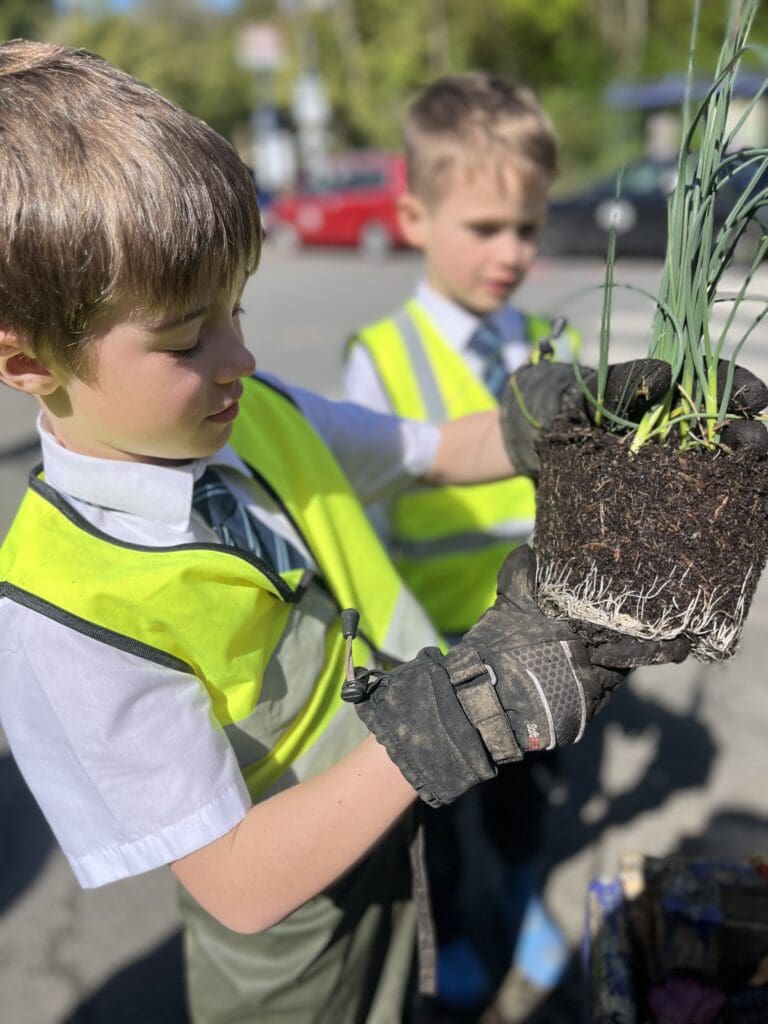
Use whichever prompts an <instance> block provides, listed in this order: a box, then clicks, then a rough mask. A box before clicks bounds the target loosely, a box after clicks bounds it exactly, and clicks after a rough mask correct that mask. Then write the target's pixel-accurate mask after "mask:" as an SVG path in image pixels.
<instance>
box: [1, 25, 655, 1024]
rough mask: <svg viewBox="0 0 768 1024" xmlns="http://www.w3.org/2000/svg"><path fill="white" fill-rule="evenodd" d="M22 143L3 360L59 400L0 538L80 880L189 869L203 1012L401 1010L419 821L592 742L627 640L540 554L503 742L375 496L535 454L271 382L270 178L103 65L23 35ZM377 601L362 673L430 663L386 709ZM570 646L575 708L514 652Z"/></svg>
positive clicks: (507, 631)
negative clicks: (346, 684)
mask: <svg viewBox="0 0 768 1024" xmlns="http://www.w3.org/2000/svg"><path fill="white" fill-rule="evenodd" d="M0 144H1V145H2V150H3V152H2V160H0V195H1V196H2V204H1V205H0V220H1V221H2V228H1V229H0V232H1V233H2V237H3V247H2V252H1V253H0V379H2V381H3V382H4V383H5V384H6V385H8V386H9V387H12V388H14V389H15V390H17V391H21V392H23V393H26V394H28V395H30V396H31V397H32V398H34V399H35V400H36V401H37V403H38V405H39V410H40V417H39V431H40V437H41V443H42V448H43V470H44V472H42V473H39V472H38V473H34V474H33V475H32V477H31V479H30V486H29V490H28V492H27V494H26V496H25V497H24V500H23V502H22V504H21V506H20V508H19V511H18V514H17V516H16V518H15V520H14V522H13V524H12V526H11V528H10V530H9V532H8V534H7V536H6V538H5V540H4V542H3V546H2V549H0V588H1V589H0V596H1V597H2V601H0V631H1V635H2V644H3V651H4V662H3V685H2V687H0V720H1V721H2V725H3V729H4V731H5V733H6V735H7V737H8V740H9V742H10V745H11V749H12V751H13V754H14V756H15V758H16V759H17V761H18V763H19V766H20V768H21V770H22V772H23V774H24V776H25V778H26V779H27V782H28V783H29V785H30V788H31V789H32V791H33V793H34V795H35V796H36V798H37V800H38V802H39V803H40V805H41V807H42V809H43V811H44V813H45V815H46V817H47V819H48V821H49V823H50V825H51V827H52V829H53V831H54V833H55V835H56V837H57V839H58V841H59V843H60V845H61V847H62V849H63V851H64V853H65V855H66V856H67V858H68V860H69V862H70V864H71V866H72V868H73V870H74V872H75V874H76V875H77V877H78V880H79V881H80V883H81V884H82V885H83V886H85V887H92V886H98V885H103V884H106V883H109V882H112V881H116V880H118V879H120V878H124V877H126V876H129V875H135V874H140V873H142V872H144V871H147V870H150V869H152V868H156V867H159V866H161V865H170V867H171V870H172V871H173V873H174V874H175V876H176V877H177V879H178V880H179V881H180V883H181V887H182V893H183V905H184V916H185V924H186V953H187V961H188V964H187V967H188V990H189V998H190V1011H191V1015H192V1018H193V1020H194V1021H195V1022H196V1024H198V1022H214V1021H232V1020H236V1019H237V1020H249V1021H250V1020H253V1021H259V1022H260V1024H270V1022H272V1021H280V1022H283V1021H291V1024H294V1022H297V1024H298V1022H306V1024H309V1022H313V1024H318V1022H327V1024H338V1022H341V1021H345V1022H346V1021H355V1020H367V1021H371V1022H375V1021H381V1022H385V1021H386V1022H392V1021H399V1020H401V1019H405V1018H406V1015H407V1005H408V991H409V978H410V967H411V961H412V953H413V933H414V922H413V908H412V906H411V902H410V897H409V891H408V870H407V844H408V840H409V836H410V825H409V821H408V816H407V813H406V812H408V811H409V809H410V808H411V807H412V805H414V803H415V802H416V800H417V797H418V796H421V797H422V798H423V799H424V800H428V801H429V802H431V803H435V804H441V803H443V802H446V801H449V800H452V799H454V798H455V797H456V796H458V795H459V793H461V792H463V791H464V790H465V789H466V788H467V787H469V786H471V785H473V784H475V783H476V782H479V781H481V780H483V779H485V778H488V777H491V776H493V775H494V774H495V771H496V767H495V765H496V761H497V760H499V759H504V758H506V757H512V756H514V757H522V756H523V755H524V753H525V750H527V749H528V748H529V746H530V742H529V740H528V739H526V736H530V730H531V729H535V730H537V731H538V733H539V735H540V736H546V737H547V741H548V742H549V741H551V742H552V743H557V742H565V741H568V740H572V739H574V738H576V736H577V734H578V733H579V732H580V731H581V729H582V728H583V726H584V725H585V724H586V721H587V718H588V717H589V716H590V715H591V713H592V712H593V711H594V710H595V709H596V708H597V707H598V706H599V704H600V703H602V701H603V700H604V698H605V695H606V693H607V692H608V691H610V690H611V689H612V688H613V687H614V686H615V685H616V684H617V683H618V682H619V681H620V680H621V679H622V678H623V676H624V674H625V669H626V667H627V665H628V663H629V662H628V660H627V657H626V654H624V655H619V654H617V652H615V651H612V652H609V658H608V660H609V661H610V660H611V659H613V660H615V661H617V662H618V665H619V668H618V670H613V669H610V670H609V669H606V668H602V667H598V666H597V665H596V664H593V661H592V658H591V656H590V654H589V653H588V652H587V651H586V648H584V647H583V645H582V644H581V643H580V642H579V641H578V640H577V639H576V638H575V636H574V635H573V634H571V632H570V630H569V629H568V627H567V625H566V624H565V623H556V622H552V621H550V620H547V619H545V618H544V617H543V616H541V615H540V614H539V613H538V611H537V610H536V608H535V605H534V604H533V602H532V600H531V594H530V574H531V571H532V567H531V563H530V556H529V555H528V554H527V553H524V554H525V557H523V558H522V559H520V558H518V560H517V561H516V562H514V563H510V565H509V566H508V577H509V578H508V579H506V578H505V580H504V581H503V582H502V584H501V587H502V590H503V591H504V593H508V594H509V595H510V598H506V597H505V598H504V599H503V602H502V598H499V601H500V602H502V603H503V607H502V606H501V605H500V606H499V608H497V609H496V610H495V611H494V612H493V616H492V618H493V621H492V622H491V621H490V620H489V622H488V624H486V625H483V627H482V630H481V633H480V634H478V636H477V637H476V639H475V640H474V641H472V643H471V644H468V645H466V646H465V647H463V648H462V645H459V647H458V648H457V650H459V651H462V650H463V651H464V652H465V654H466V655H467V658H468V663H469V661H472V659H474V660H475V661H477V659H480V662H479V663H480V664H481V665H483V666H485V667H483V668H481V669H480V673H479V676H477V677H476V678H474V680H473V686H474V688H475V690H477V689H478V687H479V691H481V692H482V693H483V694H484V695H485V697H486V699H489V698H493V699H494V700H496V702H497V705H498V708H497V716H496V719H494V722H495V725H496V729H495V730H492V733H493V734H491V733H489V731H488V722H487V721H486V720H485V718H484V717H483V716H482V714H480V713H479V712H478V708H477V707H474V710H473V706H471V702H470V704H468V709H467V710H465V709H464V706H463V704H462V703H461V702H460V700H459V697H460V696H463V695H464V690H463V689H462V687H465V685H466V684H467V683H468V681H469V680H468V679H467V680H466V681H462V680H461V679H460V678H459V675H458V668H457V666H456V665H453V664H452V663H449V662H446V663H445V664H444V659H443V658H442V656H441V655H440V654H439V652H438V651H437V650H436V649H435V648H427V649H425V650H424V651H422V652H421V653H419V654H418V655H416V657H414V655H415V654H416V651H417V649H418V647H419V646H420V645H422V644H424V643H427V644H428V643H430V642H431V637H432V635H433V634H432V631H431V628H430V627H429V624H428V623H427V622H426V620H425V618H424V616H423V615H422V614H421V613H420V612H419V609H418V607H417V606H416V604H415V603H414V602H413V599H412V598H411V596H410V594H409V593H408V591H407V589H406V588H405V587H404V586H403V585H402V583H401V581H400V580H399V578H398V577H397V575H396V573H395V572H394V570H393V568H392V566H391V564H390V563H389V561H388V559H387V557H386V555H385V554H384V552H383V550H382V549H381V548H380V546H379V545H378V543H377V541H376V538H375V536H374V535H373V534H372V532H371V530H370V528H369V527H368V525H367V522H366V520H365V516H364V514H363V512H362V508H361V506H360V502H359V498H358V496H357V494H356V492H355V486H359V487H360V490H361V493H362V496H363V498H364V499H365V500H371V499H375V498H376V497H377V496H381V494H382V493H386V491H387V490H388V488H390V487H398V486H402V485H403V484H404V483H406V482H408V481H410V480H412V479H413V478H419V477H423V478H424V479H427V480H434V481H435V482H442V481H447V480H453V481H455V482H457V483H460V482H474V481H477V480H478V479H484V478H495V477H498V476H500V475H504V474H508V473H510V472H512V471H513V465H512V464H511V463H510V461H509V459H508V457H507V455H506V453H505V445H504V444H503V443H502V438H501V435H500V432H499V428H498V422H497V418H496V417H495V416H494V415H493V414H491V415H486V416H480V417H472V418H469V419H467V420H466V421H463V422H462V423H461V424H454V425H449V427H448V428H440V429H436V428H434V427H432V426H430V425H426V426H425V425H419V424H412V423H406V422H403V421H399V420H396V419H393V418H387V417H381V416H373V418H371V417H372V414H371V413H369V412H367V411H365V410H362V409H357V408H355V407H352V406H349V405H342V406H338V405H336V404H334V403H330V402H327V401H324V400H323V399H321V398H319V396H316V395H312V394H310V393H309V392H305V391H302V390H301V389H292V388H287V387H285V386H282V385H280V384H279V383H277V382H275V381H272V380H267V379H264V378H261V377H255V376H252V374H253V370H254V360H253V356H252V355H251V354H250V352H249V351H248V349H247V348H246V346H245V343H244V338H243V334H242V329H241V326H240V319H239V314H240V307H239V302H240V295H241V294H242V290H243V286H244V284H245V281H246V279H247V277H248V275H249V274H251V273H253V271H254V270H255V268H256V266H257V263H258V259H259V253H260V246H261V228H260V223H259V214H258V209H257V206H256V201H255V197H254V193H253V188H252V183H251V178H250V175H249V172H248V169H247V167H245V165H244V164H242V162H241V161H240V160H239V159H238V157H237V156H236V154H235V153H234V151H233V150H232V148H231V147H230V146H229V145H228V144H227V143H226V142H225V141H224V140H223V139H221V138H220V137H219V136H218V135H216V133H214V132H213V131H211V129H209V128H208V127H207V126H206V125H204V124H203V123H201V122H200V121H198V120H197V119H195V118H193V117H191V116H190V115H189V114H187V113H185V112H184V111H182V110H180V109H179V108H177V107H175V106H174V105H173V104H171V103H170V102H168V101H167V100H165V99H163V98H162V97H161V96H159V95H157V94H156V93H154V92H153V91H152V90H151V89H149V88H148V87H146V86H144V85H142V84H141V83H139V82H137V81H135V80H134V79H132V78H131V77H130V76H128V75H126V74H123V73H122V72H120V71H118V70H116V69H115V68H113V67H111V66H110V65H109V64H107V63H106V62H105V61H102V60H101V59H99V58H97V57H95V56H93V55H91V54H88V53H85V52H83V51H73V50H68V49H64V48H60V47H57V46H53V45H46V44H41V43H26V42H23V41H15V42H12V43H8V44H6V45H4V46H2V47H0ZM356 467H357V468H356ZM361 467H362V469H361ZM374 469H375V470H377V472H375V473H374V472H372V471H373V470H374ZM348 474H349V475H348ZM374 477H378V481H376V480H374ZM377 492H378V494H377ZM513 599H514V602H516V603H515V604H514V605H513V603H512V600H513ZM518 603H519V604H520V607H519V608H518ZM348 606H354V607H356V608H357V609H358V611H359V613H360V628H359V633H358V639H357V640H356V641H355V646H354V649H353V650H354V656H355V659H356V661H357V662H358V664H367V665H368V666H369V667H370V668H371V669H379V670H381V669H382V667H383V666H385V665H387V664H390V665H391V664H392V663H394V662H395V661H398V660H400V659H409V658H410V659H412V660H410V661H408V660H405V661H404V664H402V665H401V667H399V668H397V669H394V670H392V671H377V672H375V673H374V674H370V675H369V674H365V673H363V672H362V670H360V671H359V672H358V673H357V674H356V676H355V677H352V671H351V668H350V670H349V675H350V678H351V685H352V687H353V690H354V691H355V692H353V693H352V696H354V697H355V699H358V700H361V703H359V704H357V706H356V709H355V708H353V707H352V705H351V704H350V703H348V702H345V701H342V700H341V699H340V687H341V684H342V682H343V681H344V676H345V664H346V661H347V658H346V647H345V642H344V639H343V638H342V635H341V627H340V613H341V610H342V609H343V608H345V607H348ZM489 627H490V628H489ZM478 628H480V624H479V625H478ZM483 631H484V632H483ZM483 636H485V640H484V639H483ZM542 643H543V644H544V645H545V646H546V648H547V650H548V651H549V652H550V653H551V654H552V655H553V657H554V658H555V660H556V661H557V663H558V665H559V670H558V674H559V675H560V674H562V673H565V675H564V676H563V678H562V679H560V681H561V682H564V683H565V687H566V691H567V692H569V693H571V692H572V693H573V695H574V696H575V697H576V698H577V699H576V701H575V703H574V702H569V705H568V707H565V706H563V707H561V706H560V704H559V702H558V706H557V707H556V708H555V709H554V714H553V713H552V708H551V707H550V704H549V701H548V699H547V696H546V693H544V691H542V694H541V697H539V695H538V692H535V693H534V692H533V691H531V692H529V688H528V686H527V684H526V682H525V679H524V678H523V676H522V675H520V673H519V672H518V671H517V670H515V671H514V672H512V673H510V671H509V669H502V668H501V666H500V665H499V671H498V672H496V670H495V669H494V668H493V665H494V662H495V661H498V651H500V650H501V649H504V650H507V649H509V650H510V651H512V650H518V651H519V652H522V651H523V649H524V648H525V650H526V651H527V650H528V649H529V647H530V646H531V645H533V647H534V648H536V649H537V650H540V651H541V650H543V648H541V644H542ZM553 645H554V646H553ZM486 648H487V650H486ZM494 651H496V652H497V653H494ZM481 652H483V653H482V656H481ZM566 652H567V658H566V660H563V659H564V658H565V654H566ZM635 656H636V652H635V653H633V655H632V659H631V660H633V659H634V658H635ZM658 656H659V655H658V654H657V653H656V652H655V651H654V654H653V657H654V658H657V657H658ZM642 657H645V655H642ZM483 659H484V660H483ZM597 660H599V659H596V661H597ZM602 660H605V659H602ZM473 663H474V662H473ZM560 670H562V673H560ZM492 672H493V675H494V678H495V686H492V685H491V681H490V680H491V675H490V674H491V673H492ZM513 678H514V682H513V681H512V680H513ZM462 679H463V677H462ZM507 679H509V683H508V682H507ZM520 687H522V691H524V692H525V693H526V694H527V698H526V700H527V705H526V707H527V710H526V711H525V713H524V714H523V715H522V717H520V715H519V712H516V713H514V714H512V713H511V717H509V718H508V716H507V713H506V711H505V710H504V707H510V708H511V707H513V706H515V702H516V701H517V700H518V698H517V697H514V696H513V692H518V691H519V692H518V697H519V696H520V693H521V692H522V691H520ZM473 692H474V691H473ZM414 698H416V699H417V705H416V707H413V706H411V704H410V702H411V701H412V700H413V699H414ZM502 700H503V702H504V704H503V706H502V704H501V701H502ZM518 703H519V701H518ZM355 710H357V714H356V713H355ZM438 710H439V714H438ZM548 712H549V714H550V718H549V719H547V717H546V716H547V713H548ZM515 714H517V716H518V717H517V718H515V717H514V715H515ZM425 715H426V718H425ZM542 715H543V716H544V717H542ZM513 721H514V723H515V725H514V728H513V724H512V723H513ZM549 721H551V722H552V728H551V729H550V728H549V726H548V724H547V723H548V722H549ZM499 729H502V731H503V743H500V738H501V732H499ZM516 731H517V734H519V741H518V740H516V739H515V735H516ZM371 733H373V734H374V735H371ZM497 733H498V735H497ZM427 737H428V738H429V742H425V739H426V738H427ZM483 737H484V738H483ZM377 739H378V740H379V742H377Z"/></svg>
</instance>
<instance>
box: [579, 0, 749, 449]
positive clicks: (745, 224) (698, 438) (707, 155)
mask: <svg viewBox="0 0 768 1024" xmlns="http://www.w3.org/2000/svg"><path fill="white" fill-rule="evenodd" d="M758 3H759V0H736V2H735V3H734V4H733V6H732V10H731V17H730V20H729V24H728V28H727V31H726V36H725V40H724V42H723V46H722V48H721V51H720V56H719V59H718V63H717V68H716V71H715V76H714V81H713V84H712V86H711V87H710V89H709V91H708V93H707V95H706V96H705V98H704V100H703V101H702V102H701V104H700V105H699V106H698V108H697V109H696V111H695V112H694V113H693V114H692V113H691V109H690V107H691V104H690V97H691V93H692V85H693V77H694V51H695V40H696V31H697V26H698V20H699V13H700V10H701V0H695V3H694V12H693V19H692V30H691V46H690V52H689V59H688V73H687V78H686V98H685V103H684V108H683V133H682V142H681V146H680V152H679V156H678V164H677V181H676V183H675V187H674V189H673V191H672V194H671V196H670V199H669V203H668V223H667V250H666V254H665V259H664V267H663V271H662V276H661V281H660V284H659V291H658V296H657V297H656V299H655V302H656V313H655V316H654V320H653V325H652V330H651V340H650V344H649V349H648V355H649V356H651V357H653V358H656V359H665V360H667V362H669V363H670V364H671V366H672V386H671V388H670V391H669V392H668V393H667V395H666V396H664V398H663V399H662V400H661V401H660V402H659V403H658V404H657V405H656V406H654V407H653V408H652V409H651V410H649V412H648V413H647V414H646V415H645V417H644V418H643V420H642V421H641V422H640V423H639V424H634V425H633V427H632V428H631V429H634V432H635V433H634V437H633V440H632V446H631V447H632V449H637V448H638V447H639V446H640V445H642V444H644V443H646V441H650V440H660V441H667V440H668V439H669V438H670V436H671V433H672V431H673V429H674V436H675V437H676V438H679V439H680V443H681V446H682V447H688V446H690V445H700V444H704V445H706V446H708V447H711V446H712V445H714V444H715V443H716V442H717V439H718V437H717V431H718V428H719V427H721V426H722V424H723V423H724V422H725V419H726V411H727V408H728V401H729V398H730V389H731V381H732V377H733V365H732V366H731V369H730V372H729V373H728V374H727V379H726V386H725V392H724V393H722V394H718V385H717V368H718V364H719V363H720V361H721V360H722V359H723V358H726V353H725V349H726V346H727V342H728V341H729V340H730V338H729V335H730V331H731V329H732V327H733V325H734V324H735V320H736V314H737V312H738V310H739V309H740V308H741V307H742V305H743V304H744V303H745V302H748V301H749V302H751V301H754V299H753V298H752V297H751V296H750V295H749V294H748V287H749V285H750V282H751V281H752V278H753V276H754V274H755V272H756V270H757V268H758V266H759V265H760V263H761V261H762V260H763V258H764V257H765V256H766V253H767V252H768V237H766V227H765V225H766V224H768V149H766V148H758V149H745V150H742V151H740V152H736V151H734V145H735V140H736V138H737V136H738V133H739V131H740V129H741V128H742V126H743V124H744V122H745V121H746V119H747V118H748V117H749V115H750V113H751V112H752V111H753V110H754V109H755V106H756V105H757V103H758V102H760V101H761V99H762V97H763V96H764V94H765V93H766V91H768V81H766V83H765V85H764V86H763V88H762V89H761V90H760V91H759V92H758V94H757V95H756V96H755V97H754V98H753V99H752V101H751V102H750V104H748V105H747V108H746V109H745V110H744V112H743V113H742V115H741V117H740V118H739V119H738V120H736V121H735V123H734V124H733V125H732V124H731V121H730V111H731V97H732V94H733V87H734V82H735V79H736V74H737V72H738V69H739V65H740V62H741V58H742V56H743V54H744V53H745V51H746V49H747V37H748V35H749V30H750V28H751V25H752V22H753V20H754V17H755V13H756V11H757V7H758ZM751 49H753V50H755V51H757V48H756V47H752V48H751ZM729 203H730V206H729V208H728V212H727V213H726V214H725V215H723V213H722V212H721V211H722V210H723V209H724V208H725V207H727V205H728V204H729ZM761 211H762V214H761ZM759 215H762V222H761V220H760V216H759ZM755 234H759V235H760V236H761V238H760V241H759V242H757V243H755V248H756V252H755V253H754V255H753V258H752V259H751V262H750V264H749V265H748V267H747V268H745V269H744V272H743V274H744V279H743V282H742V284H741V287H740V288H739V290H738V292H737V293H736V294H735V295H734V296H733V297H732V299H731V301H732V306H731V310H730V313H729V315H728V317H727V318H726V323H725V326H724V327H723V329H722V330H721V331H720V333H719V334H718V335H717V337H713V334H712V326H711V317H712V310H713V307H714V304H715V302H717V301H722V300H721V299H720V298H719V297H718V288H719V286H720V284H721V282H722V279H723V275H724V274H725V272H726V270H727V269H728V268H729V267H730V266H731V265H732V264H733V263H734V261H735V259H736V257H737V256H738V255H739V254H740V251H741V250H742V249H743V247H744V245H745V244H746V243H747V242H748V240H749V239H750V237H752V236H754V235H755ZM615 260H616V238H615V232H614V231H612V232H611V236H610V239H609V245H608V253H607V258H606V271H605V282H604V289H605V292H604V299H603V311H602V318H601V326H600V353H599V363H598V390H597V396H596V398H592V399H591V400H592V404H593V405H594V406H595V409H596V414H595V420H596V422H600V421H601V420H602V421H603V423H604V425H605V426H606V427H608V429H619V430H621V429H623V430H626V429H627V421H626V420H624V419H622V417H621V416H612V415H611V414H610V413H608V412H607V411H606V410H605V409H604V408H603V396H604V389H605V380H606V378H607V367H608V352H609V347H610V334H611V304H612V298H613V292H614V288H615V287H617V284H616V282H615V280H614V265H615ZM760 301H761V303H762V308H761V310H760V311H759V312H758V313H757V314H756V316H755V319H754V321H753V322H752V324H751V326H750V327H749V329H748V330H747V332H746V333H745V334H744V335H743V336H742V338H741V339H739V340H738V341H737V342H736V344H735V345H734V347H733V350H732V351H731V353H730V356H729V358H730V359H731V361H733V360H734V359H735V358H736V356H737V355H738V353H739V352H740V350H741V348H742V346H743V344H744V342H745V341H746V340H747V337H748V336H749V335H750V334H751V333H752V331H753V330H754V328H755V326H756V325H757V324H758V323H760V322H761V321H762V320H763V318H764V317H765V315H766V313H767V312H768V305H766V303H765V300H764V299H763V300H760Z"/></svg>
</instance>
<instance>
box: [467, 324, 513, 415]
mask: <svg viewBox="0 0 768 1024" xmlns="http://www.w3.org/2000/svg"><path fill="white" fill-rule="evenodd" d="M503 347H504V339H503V338H502V336H501V335H500V334H499V332H498V330H497V329H496V328H495V327H494V326H493V325H492V324H490V323H488V322H487V321H485V320H481V321H480V324H479V325H478V328H477V330H476V331H475V333H474V334H473V335H472V337H471V338H470V339H469V341H468V343H467V348H468V349H470V350H471V351H472V352H474V353H476V355H478V356H480V358H481V359H482V361H483V371H482V374H483V384H485V386H486V387H487V388H488V390H489V391H490V392H491V394H492V395H494V396H495V397H496V398H500V397H501V393H502V391H503V389H504V384H505V383H506V380H507V377H508V376H509V371H508V370H507V367H506V366H505V364H504V358H503V356H502V354H501V350H502V348H503Z"/></svg>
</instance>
